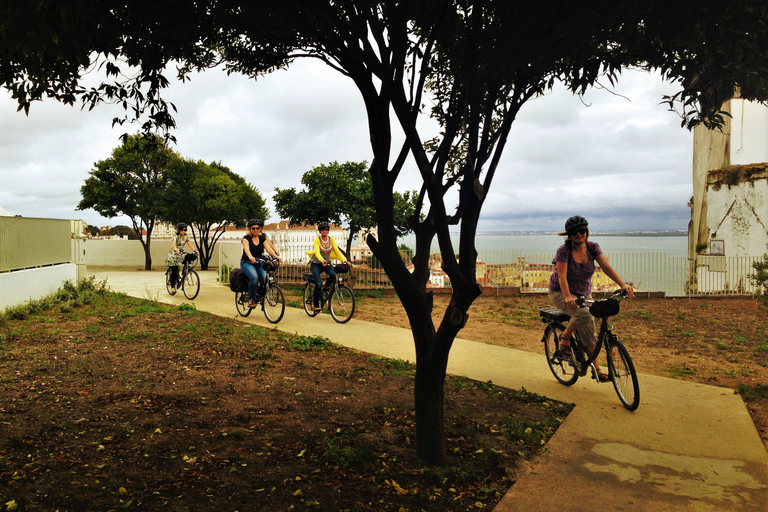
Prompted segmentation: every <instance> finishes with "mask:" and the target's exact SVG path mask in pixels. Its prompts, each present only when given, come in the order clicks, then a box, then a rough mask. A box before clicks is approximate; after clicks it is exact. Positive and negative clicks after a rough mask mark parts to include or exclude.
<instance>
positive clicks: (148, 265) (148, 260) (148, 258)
mask: <svg viewBox="0 0 768 512" xmlns="http://www.w3.org/2000/svg"><path fill="white" fill-rule="evenodd" d="M144 270H152V253H151V252H149V242H147V243H146V244H145V245H144Z"/></svg>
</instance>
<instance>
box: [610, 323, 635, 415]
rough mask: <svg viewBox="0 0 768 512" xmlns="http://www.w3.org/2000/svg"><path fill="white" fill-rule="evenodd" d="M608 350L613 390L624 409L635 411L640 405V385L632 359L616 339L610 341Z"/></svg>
mask: <svg viewBox="0 0 768 512" xmlns="http://www.w3.org/2000/svg"><path fill="white" fill-rule="evenodd" d="M606 348H607V350H606V359H607V360H608V372H609V376H610V377H611V380H612V381H613V388H614V389H615V390H616V394H617V395H619V400H621V403H622V404H624V407H626V408H627V409H629V410H630V411H634V410H635V409H637V407H638V406H639V405H640V383H639V382H638V380H637V372H636V371H635V365H634V364H632V358H631V357H629V352H627V349H626V348H625V347H624V345H623V344H622V343H621V342H620V341H619V340H618V338H616V337H613V339H612V340H610V341H609V344H608V346H607V347H606Z"/></svg>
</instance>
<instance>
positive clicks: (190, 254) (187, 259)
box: [184, 252, 197, 263]
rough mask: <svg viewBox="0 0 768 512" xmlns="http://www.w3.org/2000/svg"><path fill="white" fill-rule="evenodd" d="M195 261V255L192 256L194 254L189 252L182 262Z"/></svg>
mask: <svg viewBox="0 0 768 512" xmlns="http://www.w3.org/2000/svg"><path fill="white" fill-rule="evenodd" d="M196 259H197V254H194V253H191V252H190V253H187V254H185V255H184V261H188V262H190V263H192V262H193V261H195V260H196Z"/></svg>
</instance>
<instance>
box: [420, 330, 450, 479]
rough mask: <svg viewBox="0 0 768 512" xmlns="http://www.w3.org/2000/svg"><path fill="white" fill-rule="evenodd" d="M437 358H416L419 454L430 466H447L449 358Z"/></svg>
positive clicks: (431, 356) (433, 356) (432, 355)
mask: <svg viewBox="0 0 768 512" xmlns="http://www.w3.org/2000/svg"><path fill="white" fill-rule="evenodd" d="M434 342H435V340H432V343H434ZM417 345H418V344H417ZM435 355H436V354H434V353H433V354H429V355H424V356H422V357H419V356H418V355H417V357H416V379H415V385H414V387H415V389H414V397H415V407H416V454H417V455H418V457H419V458H420V459H421V460H422V461H424V462H425V463H427V464H431V465H435V466H444V465H446V463H447V462H448V460H447V455H446V453H447V452H446V444H445V372H446V367H447V359H445V358H442V357H435Z"/></svg>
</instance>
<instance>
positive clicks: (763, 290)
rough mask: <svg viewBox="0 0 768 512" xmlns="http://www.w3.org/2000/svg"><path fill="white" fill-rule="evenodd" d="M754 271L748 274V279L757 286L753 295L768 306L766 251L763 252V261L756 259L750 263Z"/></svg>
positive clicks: (767, 260)
mask: <svg viewBox="0 0 768 512" xmlns="http://www.w3.org/2000/svg"><path fill="white" fill-rule="evenodd" d="M752 268H754V269H755V273H754V274H751V275H750V276H749V279H750V280H751V281H752V283H754V285H755V286H756V287H757V290H755V296H756V297H757V299H758V300H759V301H760V302H762V303H763V305H765V306H766V307H768V253H765V254H763V261H756V262H754V263H753V264H752Z"/></svg>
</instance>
